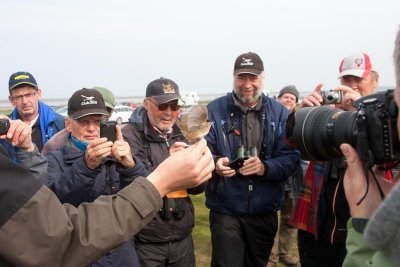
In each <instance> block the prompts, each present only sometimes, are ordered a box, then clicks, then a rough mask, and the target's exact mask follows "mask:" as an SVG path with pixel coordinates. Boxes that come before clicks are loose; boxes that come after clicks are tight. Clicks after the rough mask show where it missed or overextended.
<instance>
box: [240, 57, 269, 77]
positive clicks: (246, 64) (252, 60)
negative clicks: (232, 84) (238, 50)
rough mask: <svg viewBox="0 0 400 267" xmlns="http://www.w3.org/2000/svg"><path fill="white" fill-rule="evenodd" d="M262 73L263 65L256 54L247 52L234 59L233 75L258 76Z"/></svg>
mask: <svg viewBox="0 0 400 267" xmlns="http://www.w3.org/2000/svg"><path fill="white" fill-rule="evenodd" d="M263 71H264V64H263V62H262V60H261V58H260V57H259V56H258V55H257V54H256V53H252V52H248V53H244V54H241V55H240V56H238V57H237V58H236V61H235V66H234V68H233V75H236V74H241V73H250V74H254V75H258V74H260V73H261V72H263Z"/></svg>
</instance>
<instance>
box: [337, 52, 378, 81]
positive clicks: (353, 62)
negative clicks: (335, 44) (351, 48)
mask: <svg viewBox="0 0 400 267" xmlns="http://www.w3.org/2000/svg"><path fill="white" fill-rule="evenodd" d="M372 70H373V69H372V64H371V59H370V58H369V56H368V55H367V54H365V53H357V54H353V55H349V56H347V57H345V58H344V59H343V60H342V62H341V63H340V66H339V78H341V77H343V76H345V75H351V76H356V77H360V78H365V77H366V76H368V74H370V73H371V71H372Z"/></svg>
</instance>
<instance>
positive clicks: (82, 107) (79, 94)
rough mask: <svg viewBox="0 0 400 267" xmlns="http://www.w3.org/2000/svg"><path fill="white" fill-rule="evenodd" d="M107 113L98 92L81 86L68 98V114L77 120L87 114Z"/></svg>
mask: <svg viewBox="0 0 400 267" xmlns="http://www.w3.org/2000/svg"><path fill="white" fill-rule="evenodd" d="M97 114H100V115H108V112H107V108H106V104H105V103H104V100H103V97H102V96H101V94H100V92H99V91H97V90H95V89H87V88H83V89H81V90H78V91H76V92H75V93H74V94H73V95H72V96H71V98H70V99H69V100H68V116H69V117H71V118H73V119H74V120H77V119H79V118H82V117H84V116H87V115H97Z"/></svg>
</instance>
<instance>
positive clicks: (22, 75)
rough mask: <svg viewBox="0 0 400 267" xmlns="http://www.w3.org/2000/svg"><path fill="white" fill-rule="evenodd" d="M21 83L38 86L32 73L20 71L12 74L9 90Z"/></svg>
mask: <svg viewBox="0 0 400 267" xmlns="http://www.w3.org/2000/svg"><path fill="white" fill-rule="evenodd" d="M21 84H29V85H31V86H33V87H35V88H36V89H37V88H38V85H37V83H36V80H35V78H34V77H33V75H32V74H30V73H29V72H26V71H19V72H16V73H14V74H12V75H11V76H10V80H9V81H8V90H9V91H10V94H11V90H12V89H14V88H15V87H17V86H19V85H21Z"/></svg>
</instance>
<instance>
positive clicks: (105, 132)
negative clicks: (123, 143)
mask: <svg viewBox="0 0 400 267" xmlns="http://www.w3.org/2000/svg"><path fill="white" fill-rule="evenodd" d="M116 125H117V122H116V121H102V122H100V137H106V138H107V141H112V142H115V140H117V133H116V132H115V131H116V129H115V128H116V127H117V126H116Z"/></svg>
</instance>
